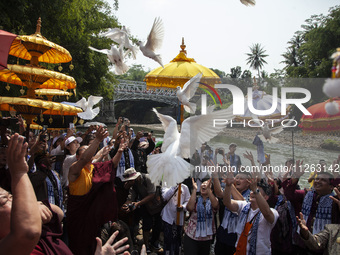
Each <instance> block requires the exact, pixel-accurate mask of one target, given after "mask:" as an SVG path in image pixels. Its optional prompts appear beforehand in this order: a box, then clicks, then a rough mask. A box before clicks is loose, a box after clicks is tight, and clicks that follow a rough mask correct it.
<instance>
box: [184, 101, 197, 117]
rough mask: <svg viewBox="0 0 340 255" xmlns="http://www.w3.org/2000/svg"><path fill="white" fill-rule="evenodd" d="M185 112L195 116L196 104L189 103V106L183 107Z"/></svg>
mask: <svg viewBox="0 0 340 255" xmlns="http://www.w3.org/2000/svg"><path fill="white" fill-rule="evenodd" d="M183 107H184V110H186V111H187V112H188V113H191V114H195V112H196V104H195V103H190V102H189V103H188V105H183Z"/></svg>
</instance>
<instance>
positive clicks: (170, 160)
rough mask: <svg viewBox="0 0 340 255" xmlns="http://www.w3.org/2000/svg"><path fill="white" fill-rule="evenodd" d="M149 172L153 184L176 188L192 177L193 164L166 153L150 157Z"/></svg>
mask: <svg viewBox="0 0 340 255" xmlns="http://www.w3.org/2000/svg"><path fill="white" fill-rule="evenodd" d="M146 164H147V167H148V172H149V174H150V179H151V182H152V183H154V184H155V185H159V183H160V182H162V186H166V187H171V186H176V185H177V183H181V182H183V181H184V180H185V179H186V178H188V177H189V176H190V170H191V169H192V168H193V166H192V165H191V164H189V163H188V162H186V161H185V160H184V159H182V158H181V157H177V156H176V157H173V156H169V155H167V154H166V153H161V154H153V155H150V156H148V160H147V163H146Z"/></svg>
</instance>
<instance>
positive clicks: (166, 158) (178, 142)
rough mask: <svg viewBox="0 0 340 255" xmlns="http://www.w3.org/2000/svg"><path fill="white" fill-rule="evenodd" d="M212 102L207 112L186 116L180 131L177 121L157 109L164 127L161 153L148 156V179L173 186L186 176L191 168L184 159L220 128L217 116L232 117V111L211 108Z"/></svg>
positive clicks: (221, 127) (155, 182)
mask: <svg viewBox="0 0 340 255" xmlns="http://www.w3.org/2000/svg"><path fill="white" fill-rule="evenodd" d="M213 109H214V106H209V107H208V108H207V114H206V115H195V116H192V117H189V118H187V119H185V120H184V121H183V123H182V125H181V133H179V132H178V130H177V122H176V120H174V119H173V118H172V117H170V116H168V115H163V114H160V113H158V112H157V110H156V109H153V111H154V112H155V113H156V115H157V117H158V118H159V120H160V121H161V122H162V125H163V128H164V131H165V132H164V137H163V144H162V148H161V149H162V153H160V154H153V155H150V156H148V160H147V163H146V164H147V167H148V172H149V174H150V178H151V181H152V182H153V183H154V184H157V185H158V184H159V183H160V182H161V181H162V185H163V186H175V185H177V183H180V182H182V181H183V180H184V179H186V178H187V177H189V175H190V171H191V169H192V168H193V166H192V165H191V164H189V163H188V162H187V161H186V160H184V158H185V159H187V158H190V157H191V156H192V155H193V154H194V152H195V151H196V149H198V148H199V147H200V146H201V145H202V143H204V142H208V141H209V140H210V139H212V138H213V137H215V136H216V135H217V134H218V133H219V132H220V131H222V130H223V129H224V128H225V127H226V124H225V123H223V124H221V125H215V120H216V119H230V120H231V119H233V115H232V111H230V110H228V109H223V110H219V111H215V112H213Z"/></svg>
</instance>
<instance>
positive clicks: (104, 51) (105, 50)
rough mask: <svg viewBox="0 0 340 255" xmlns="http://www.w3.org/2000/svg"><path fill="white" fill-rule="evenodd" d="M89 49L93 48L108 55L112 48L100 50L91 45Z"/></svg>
mask: <svg viewBox="0 0 340 255" xmlns="http://www.w3.org/2000/svg"><path fill="white" fill-rule="evenodd" d="M89 49H91V50H93V51H97V52H99V53H103V54H106V55H109V54H110V53H111V52H110V50H108V49H102V50H98V49H96V48H93V47H91V46H89Z"/></svg>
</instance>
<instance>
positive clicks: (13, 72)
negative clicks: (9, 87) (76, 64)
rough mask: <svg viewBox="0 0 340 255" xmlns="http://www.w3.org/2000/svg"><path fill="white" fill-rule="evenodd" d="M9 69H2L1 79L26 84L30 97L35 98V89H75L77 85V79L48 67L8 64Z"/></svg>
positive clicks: (0, 71) (16, 83) (0, 72)
mask: <svg viewBox="0 0 340 255" xmlns="http://www.w3.org/2000/svg"><path fill="white" fill-rule="evenodd" d="M7 68H8V69H4V70H0V81H3V82H7V83H11V84H15V85H20V86H26V87H27V88H28V89H29V90H30V91H29V92H28V93H27V94H28V96H29V97H32V98H34V97H35V95H34V89H37V88H41V89H63V90H67V89H74V88H76V86H77V83H76V81H75V79H74V78H73V77H71V76H68V75H65V74H63V73H59V72H55V71H50V70H48V69H44V68H40V67H33V66H22V65H10V64H8V65H7Z"/></svg>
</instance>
